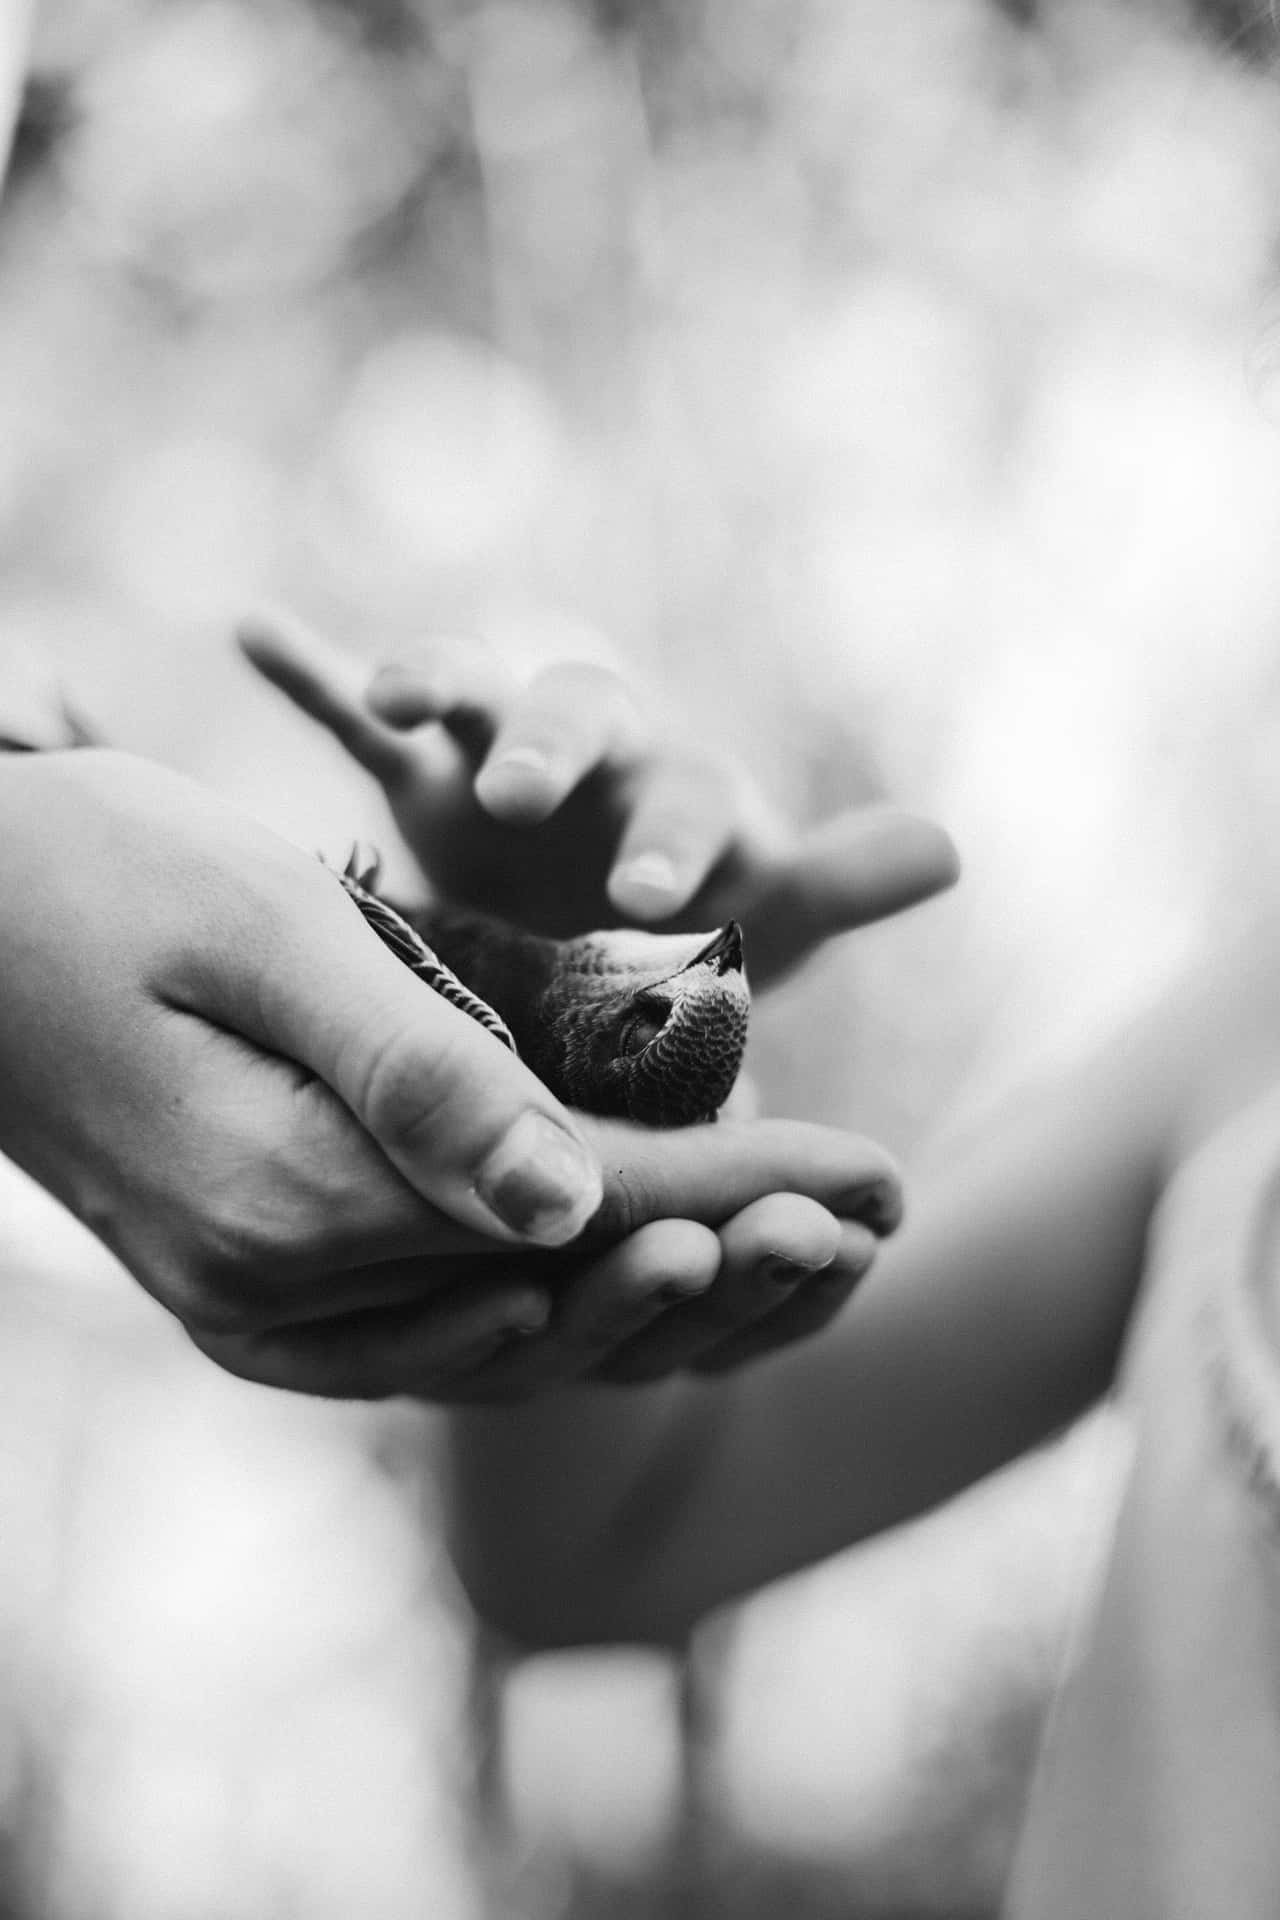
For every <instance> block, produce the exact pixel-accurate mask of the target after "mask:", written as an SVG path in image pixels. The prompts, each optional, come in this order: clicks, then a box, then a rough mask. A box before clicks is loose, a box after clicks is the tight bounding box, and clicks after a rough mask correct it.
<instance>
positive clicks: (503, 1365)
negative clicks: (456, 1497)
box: [450, 1220, 720, 1405]
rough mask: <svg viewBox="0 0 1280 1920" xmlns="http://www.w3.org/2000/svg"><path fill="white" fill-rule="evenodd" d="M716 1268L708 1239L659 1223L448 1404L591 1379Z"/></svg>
mask: <svg viewBox="0 0 1280 1920" xmlns="http://www.w3.org/2000/svg"><path fill="white" fill-rule="evenodd" d="M719 1264H720V1243H719V1241H718V1240H717V1238H716V1236H715V1234H714V1233H711V1232H710V1231H709V1230H708V1229H707V1228H705V1227H700V1226H698V1225H696V1224H695V1223H694V1222H693V1221H690V1220H657V1221H654V1222H653V1223H652V1224H651V1225H650V1226H648V1227H643V1228H641V1229H640V1231H639V1232H638V1233H636V1234H633V1235H632V1237H631V1238H630V1239H629V1240H627V1241H626V1242H624V1244H623V1245H622V1246H620V1247H616V1248H614V1249H613V1250H612V1251H611V1252H609V1253H607V1254H605V1255H604V1256H603V1257H602V1258H600V1259H599V1260H596V1261H593V1262H592V1264H591V1265H590V1266H589V1267H588V1268H586V1269H584V1270H583V1271H582V1272H580V1273H579V1274H578V1275H576V1276H575V1278H574V1279H573V1280H572V1281H571V1282H570V1283H569V1286H568V1288H567V1289H566V1290H565V1291H563V1292H562V1293H560V1294H559V1295H558V1296H557V1297H556V1300H555V1305H554V1311H553V1314H552V1318H551V1321H550V1323H549V1325H548V1326H547V1328H546V1330H545V1332H544V1333H542V1334H541V1335H540V1336H535V1337H534V1338H532V1339H529V1340H526V1341H524V1342H522V1343H519V1344H517V1343H515V1342H510V1343H508V1345H507V1346H506V1348H505V1349H504V1350H503V1351H501V1352H499V1353H498V1354H496V1355H495V1356H494V1358H493V1359H492V1360H490V1361H489V1362H487V1363H486V1364H485V1365H483V1366H481V1367H479V1368H477V1369H475V1370H474V1371H473V1372H471V1373H469V1374H468V1375H467V1377H466V1378H465V1379H461V1378H460V1379H459V1380H458V1381H456V1382H455V1384H454V1386H453V1388H452V1390H451V1393H450V1398H451V1400H452V1401H453V1402H454V1403H457V1404H467V1405H486V1404H488V1405H503V1404H507V1403H510V1402H513V1401H519V1400H525V1399H528V1398H530V1397H531V1396H532V1395H534V1394H539V1393H546V1392H548V1391H550V1390H552V1389H553V1388H555V1387H558V1386H563V1385H565V1384H567V1383H569V1382H572V1381H575V1380H582V1379H586V1378H589V1377H592V1374H593V1369H594V1368H595V1366H596V1364H597V1362H598V1361H599V1360H601V1358H602V1357H603V1356H605V1355H606V1354H609V1353H611V1352H613V1351H614V1350H615V1349H617V1348H619V1347H621V1346H625V1344H626V1342H627V1341H628V1340H629V1339H630V1337H631V1336H632V1335H633V1334H634V1333H636V1332H637V1331H638V1330H639V1329H640V1328H642V1327H644V1326H647V1325H649V1324H650V1323H651V1322H653V1321H656V1320H658V1319H660V1318H662V1317H665V1316H669V1315H670V1314H671V1313H672V1312H674V1311H678V1310H679V1307H680V1303H682V1302H685V1301H689V1300H692V1299H696V1298H697V1297H698V1296H699V1295H700V1294H703V1293H705V1292H706V1291H707V1289H708V1288H709V1287H710V1286H711V1284H712V1282H713V1281H714V1279H715V1275H716V1270H717V1268H718V1266H719Z"/></svg>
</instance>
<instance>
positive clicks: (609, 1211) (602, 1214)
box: [587, 1164, 662, 1246]
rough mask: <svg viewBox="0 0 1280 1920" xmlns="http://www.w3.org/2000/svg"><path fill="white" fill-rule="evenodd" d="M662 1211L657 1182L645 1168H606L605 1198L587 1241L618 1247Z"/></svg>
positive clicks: (589, 1228)
mask: <svg viewBox="0 0 1280 1920" xmlns="http://www.w3.org/2000/svg"><path fill="white" fill-rule="evenodd" d="M661 1212H662V1207H661V1202H660V1198H659V1195H658V1193H657V1192H656V1190H655V1187H654V1183H653V1181H652V1180H651V1179H650V1178H649V1177H648V1176H647V1175H646V1173H645V1172H644V1171H643V1169H641V1168H638V1167H634V1166H631V1167H628V1166H618V1165H616V1164H612V1165H606V1167H605V1180H604V1198H603V1199H602V1200H601V1202H600V1205H599V1207H598V1208H597V1210H596V1212H595V1213H594V1214H593V1215H592V1217H591V1221H590V1223H589V1225H588V1227H587V1238H588V1240H589V1243H590V1244H591V1245H593V1246H616V1245H617V1244H618V1242H619V1241H622V1240H627V1239H630V1237H631V1235H632V1234H633V1233H636V1232H638V1230H639V1229H640V1228H641V1227H643V1226H645V1225H646V1224H647V1223H648V1222H649V1221H650V1220H654V1219H657V1218H658V1217H659V1216H660V1214H661Z"/></svg>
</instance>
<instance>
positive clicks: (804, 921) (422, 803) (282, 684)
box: [241, 620, 956, 986]
mask: <svg viewBox="0 0 1280 1920" xmlns="http://www.w3.org/2000/svg"><path fill="white" fill-rule="evenodd" d="M241 644H242V646H243V647H244V650H245V652H246V653H247V654H248V656H249V658H250V659H251V660H252V661H253V663H254V664H255V666H257V667H258V669H259V670H260V671H261V672H262V673H263V674H265V676H266V677H267V678H268V679H269V680H271V681H272V682H273V683H274V685H276V686H277V687H279V688H281V689H282V691H284V692H285V693H286V694H288V695H289V697H290V698H291V699H292V700H293V701H294V702H295V703H296V704H297V705H298V706H300V707H301V708H302V709H303V710H304V711H305V712H307V713H309V714H310V715H311V716H312V717H313V718H314V719H316V720H318V721H320V722H321V724H322V725H324V726H326V727H328V728H329V730H330V731H331V732H332V733H333V734H335V735H336V736H337V738H338V739H339V740H340V741H341V742H342V744H343V745H344V746H345V747H346V748H347V750H348V751H349V752H350V753H351V754H352V755H353V756H354V757H355V758H356V759H357V760H358V761H359V762H360V763H361V765H363V766H365V767H367V768H368V769H369V771H370V772H371V773H372V774H373V775H374V776H375V778H376V779H377V780H378V781H379V782H380V783H381V785H382V787H383V789H384V791H385V793H386V795H387V799H388V801H389V803H390V806H391V809H392V812H393V813H394V815H395V818H396V822H397V824H398V825H399V827H400V830H401V832H402V833H403V835H404V837H405V839H406V841H407V842H408V844H409V847H410V848H411V850H412V851H413V853H414V855H415V856H416V858H417V859H418V861H419V863H420V865H421V866H422V869H423V871H424V873H425V874H426V876H427V878H428V880H429V881H430V882H431V884H432V886H433V887H434V888H435V889H436V890H437V891H438V892H439V893H441V894H443V895H444V896H445V897H447V898H449V899H451V900H454V901H457V902H459V903H461V904H465V905H469V906H476V907H481V908H483V909H484V910H485V911H487V912H490V913H497V914H500V915H501V916H503V917H504V918H506V919H510V920H514V921H517V922H518V923H520V924H521V925H523V926H526V927H529V928H531V929H532V930H534V931H535V932H540V933H550V934H554V935H556V936H559V937H563V936H565V935H567V934H571V933H580V932H584V931H587V930H589V929H592V928H595V927H602V926H611V925H616V924H618V923H619V922H627V923H631V924H637V923H638V924H642V925H646V926H653V927H655V928H681V927H690V928H701V927H712V926H719V925H722V924H723V923H724V922H725V921H726V920H728V919H731V918H732V919H738V920H741V921H742V922H743V923H744V926H745V929H746V935H747V953H748V964H749V968H750V974H751V979H752V981H753V983H754V984H756V985H761V986H763V985H767V984H768V983H769V981H770V980H773V979H776V978H778V976H779V975H781V974H782V973H785V972H786V971H787V970H788V969H789V968H790V967H792V966H794V965H796V964H797V963H798V962H799V961H800V960H802V959H803V958H804V957H805V955H806V954H807V953H809V952H810V951H811V950H812V949H813V948H814V947H816V946H818V945H819V944H820V943H821V942H822V941H823V940H825V939H827V938H828V937H829V936H830V935H832V934H835V933H841V932H844V931H846V930H847V929H849V928H852V927H857V926H862V925H865V924H866V923H868V922H870V921H873V920H878V919H881V918H883V917H884V916H886V915H888V914H892V913H896V912H899V911H900V910H901V909H902V908H904V907H908V906H911V905H913V904H914V903H915V902H917V901H919V900H924V899H927V898H928V897H929V896H930V895H931V894H933V893H936V892H938V891H939V890H940V889H941V888H943V887H946V886H949V885H950V884H951V882H952V881H953V880H954V879H955V876H956V858H955V852H954V849H953V848H952V845H951V842H950V841H949V839H948V838H947V836H946V834H945V833H943V831H942V830H941V828H939V827H936V826H934V825H933V824H932V823H931V822H929V821H925V820H920V819H917V818H915V817H913V816H911V815H909V814H904V813H899V812H895V811H893V810H890V809H888V808H867V809H862V810H860V811H858V812H855V813H849V814H843V815H840V816H839V817H837V818H836V819H834V820H830V821H827V822H825V823H824V824H823V825H822V826H821V827H818V828H815V829H809V830H806V831H805V832H803V833H799V834H797V833H794V832H790V831H789V830H788V829H787V828H786V827H785V826H784V825H783V823H782V822H781V821H780V820H779V819H777V818H776V817H775V816H774V815H773V814H772V813H771V811H770V810H769V809H768V807H767V806H766V805H765V803H764V801H763V799H762V797H761V796H760V795H759V794H758V793H757V792H756V791H755V789H754V788H753V787H752V785H751V783H750V782H749V781H748V780H747V778H746V776H745V774H744V773H743V772H742V771H741V770H740V769H739V768H737V767H736V766H734V765H733V764H732V763H731V762H728V761H726V760H724V759H722V758H720V757H718V756H717V755H716V754H714V753H712V752H709V751H707V750H706V749H704V748H700V747H698V746H697V745H696V744H695V743H693V742H692V741H682V740H675V741H672V740H671V739H669V738H668V737H667V736H666V735H665V734H661V735H660V734H659V733H658V732H657V731H656V729H655V727H654V725H653V723H652V722H651V721H650V720H649V719H648V718H647V717H646V716H645V715H644V714H643V713H642V711H641V709H640V708H639V706H638V705H637V703H636V701H635V699H634V697H633V695H632V694H631V693H630V692H629V690H628V689H627V688H626V686H625V685H624V684H623V682H622V681H621V680H619V679H617V678H616V677H615V676H614V675H613V674H610V673H608V672H606V671H604V670H602V669H600V668H597V667H591V666H584V665H575V664H570V665H565V666H557V667H552V668H550V669H548V670H547V671H546V672H544V673H542V674H540V675H539V676H538V677H537V678H536V679H535V680H534V681H533V682H532V683H531V684H530V685H529V686H527V687H523V688H521V687H518V686H517V685H516V684H515V682H514V681H513V680H512V678H511V676H510V675H509V674H508V673H507V672H506V670H505V669H504V668H503V667H502V666H501V664H500V663H499V662H498V660H497V659H496V658H495V656H494V655H493V654H492V653H491V652H490V651H489V650H488V649H487V648H485V647H483V646H482V645H480V644H479V643H469V644H465V645H463V644H460V643H456V642H455V643H447V642H441V643H438V644H435V645H429V646H423V647H420V648H417V649H415V650H414V651H413V652H412V653H411V654H409V655H406V656H404V657H402V658H401V659H399V660H397V661H394V662H391V663H389V664H388V665H386V666H384V667H382V668H381V669H380V670H379V671H378V672H377V673H376V674H375V675H374V677H373V679H372V680H371V681H368V682H367V683H366V678H365V676H364V675H363V674H362V673H361V672H360V671H359V670H358V669H357V668H356V667H355V665H354V664H353V662H352V661H351V660H350V659H349V658H348V657H347V656H345V655H342V654H339V653H336V652H335V651H334V650H333V649H332V648H330V647H328V646H327V645H325V644H323V643H321V642H319V641H318V640H316V639H315V638H314V637H313V636H311V635H310V634H307V633H305V632H303V631H302V630H301V629H300V628H298V627H297V626H296V625H295V624H294V623H292V622H289V623H287V624H286V623H282V622H277V621H274V620H272V621H257V622H255V623H253V624H252V625H251V626H248V627H246V628H245V629H244V630H243V632H242V634H241Z"/></svg>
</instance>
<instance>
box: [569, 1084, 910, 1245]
mask: <svg viewBox="0 0 1280 1920" xmlns="http://www.w3.org/2000/svg"><path fill="white" fill-rule="evenodd" d="M580 1118H581V1124H582V1127H583V1131H584V1133H585V1134H586V1137H587V1138H588V1140H589V1141H590V1142H591V1144H592V1146H593V1148H594V1149H595V1151H596V1153H597V1154H598V1156H599V1158H600V1161H601V1163H602V1165H603V1166H604V1167H605V1169H606V1173H605V1191H604V1198H603V1201H602V1203H601V1206H600V1209H599V1211H598V1213H597V1214H596V1215H595V1217H594V1218H593V1220H592V1221H591V1224H590V1226H589V1228H588V1229H587V1232H586V1234H585V1235H584V1236H583V1240H582V1243H581V1244H583V1245H584V1246H588V1247H589V1246H594V1245H608V1244H611V1243H613V1242H616V1241H619V1240H622V1239H625V1238H626V1236H627V1235H628V1234H630V1233H634V1232H635V1230H636V1229H637V1228H638V1227H640V1226H643V1225H644V1224H645V1223H646V1221H649V1220H664V1219H667V1220H700V1221H702V1222H703V1224H704V1225H706V1226H714V1227H718V1226H720V1225H722V1224H723V1223H724V1222H725V1221H727V1220H729V1219H730V1218H732V1216H733V1215H734V1214H737V1213H741V1212H742V1210H743V1208H744V1207H749V1206H751V1205H752V1203H753V1202H755V1201H757V1200H760V1199H763V1198H764V1196H765V1195H766V1194H772V1193H790V1194H800V1195H803V1196H806V1197H807V1198H808V1199H810V1200H816V1201H817V1202H818V1204H819V1205H820V1206H823V1207H826V1208H827V1209H828V1210H829V1211H830V1212H831V1213H834V1214H836V1215H838V1216H839V1217H840V1218H841V1219H847V1220H856V1221H858V1222H860V1223H861V1224H862V1225H864V1226H866V1227H868V1228H870V1230H871V1232H872V1233H874V1234H876V1235H882V1234H887V1233H892V1232H893V1230H894V1228H895V1227H896V1226H897V1224H898V1222H899V1220H900V1219H901V1217H902V1189H901V1181H900V1179H899V1175H898V1171H897V1168H896V1167H895V1166H894V1163H893V1161H892V1160H891V1159H890V1157H889V1155H888V1154H887V1153H886V1152H885V1151H884V1149H883V1148H882V1147H878V1146H876V1145H874V1144H873V1143H872V1142H871V1141H869V1140H864V1139H861V1138H859V1137H858V1136H857V1135H856V1134H848V1133H842V1132H840V1131H838V1130H837V1129H836V1128H834V1127H821V1126H815V1125H813V1124H812V1123H810V1122H808V1121H803V1120H759V1121H735V1120H726V1119H724V1118H721V1119H720V1120H719V1121H717V1123H716V1124H715V1125H714V1126H704V1127H680V1128H670V1129H659V1128H646V1127H630V1126H627V1125H626V1124H625V1123H624V1122H621V1121H610V1120H593V1119H590V1118H588V1117H587V1116H585V1115H583V1116H580Z"/></svg>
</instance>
